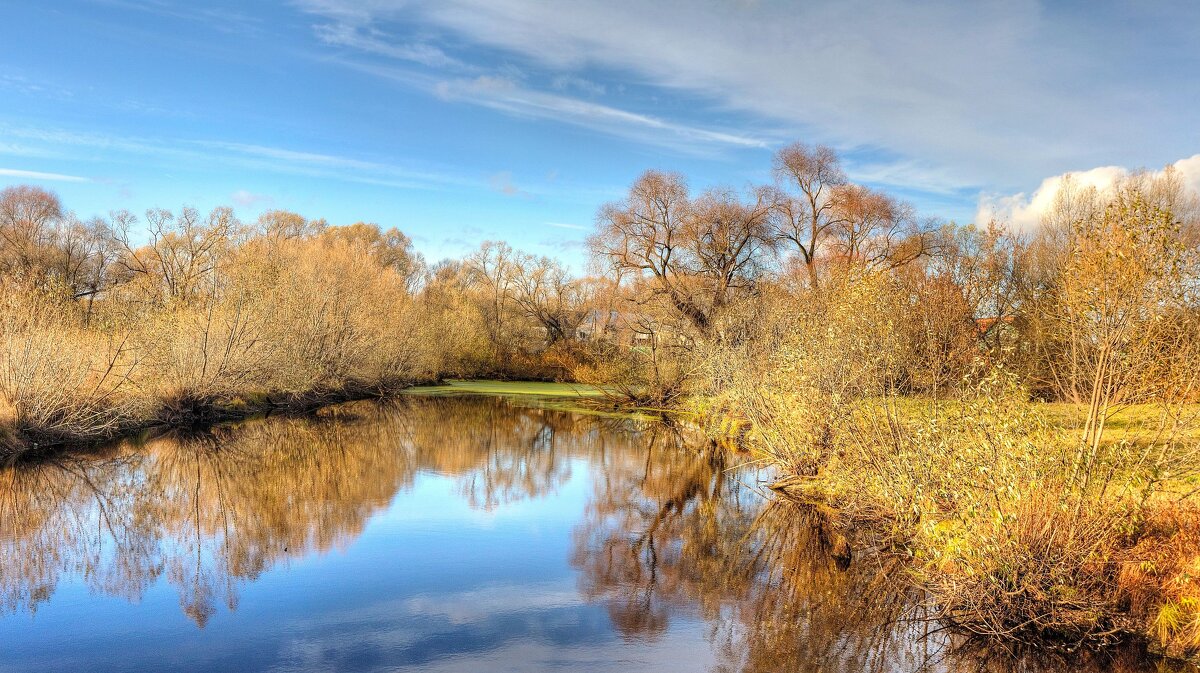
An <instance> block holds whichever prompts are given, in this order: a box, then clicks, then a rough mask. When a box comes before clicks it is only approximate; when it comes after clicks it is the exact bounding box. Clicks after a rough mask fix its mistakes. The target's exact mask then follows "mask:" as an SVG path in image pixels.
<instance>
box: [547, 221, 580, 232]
mask: <svg viewBox="0 0 1200 673" xmlns="http://www.w3.org/2000/svg"><path fill="white" fill-rule="evenodd" d="M546 224H547V225H549V226H551V227H556V228H558V229H573V230H575V231H587V230H589V229H591V227H585V226H583V225H582V224H571V223H569V222H547V223H546Z"/></svg>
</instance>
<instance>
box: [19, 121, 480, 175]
mask: <svg viewBox="0 0 1200 673" xmlns="http://www.w3.org/2000/svg"><path fill="white" fill-rule="evenodd" d="M0 136H6V137H9V138H13V139H19V140H21V141H23V142H24V143H26V144H27V146H29V149H30V150H31V151H34V152H41V153H55V152H56V151H57V153H58V154H64V153H65V151H59V150H63V148H68V149H70V148H73V149H74V151H73V152H71V154H72V155H73V158H74V159H76V160H79V161H97V162H108V161H110V160H111V159H112V158H113V156H114V155H115V154H128V155H133V156H139V157H156V158H158V159H159V160H160V161H161V162H163V163H165V164H166V165H171V164H172V163H176V162H182V161H187V162H190V163H193V164H195V163H198V162H211V163H216V164H234V165H237V166H240V167H243V168H250V169H254V170H266V171H270V172H274V173H283V174H292V175H305V176H314V177H326V178H331V179H337V180H342V181H346V182H357V183H361V184H371V185H379V186H385V187H393V188H396V189H422V190H428V189H441V188H444V187H447V186H480V182H479V180H477V179H472V178H468V177H465V176H461V175H457V174H455V173H453V172H451V171H440V170H430V169H425V168H420V167H415V166H404V165H398V164H394V163H389V162H384V161H371V160H367V159H360V158H357V157H347V156H339V155H333V154H326V153H321V152H312V151H307V150H298V149H292V148H285V147H272V146H268V145H259V144H253V143H242V142H235V141H224V140H197V139H190V138H142V137H131V136H122V135H115V134H92V133H79V132H75V131H70V130H65V129H54V128H49V129H45V128H36V127H22V126H9V125H4V124H0ZM81 149H90V150H94V151H95V152H97V154H96V155H94V156H89V154H88V153H87V152H81V151H80V150H81ZM47 179H49V178H47ZM81 179H82V178H81Z"/></svg>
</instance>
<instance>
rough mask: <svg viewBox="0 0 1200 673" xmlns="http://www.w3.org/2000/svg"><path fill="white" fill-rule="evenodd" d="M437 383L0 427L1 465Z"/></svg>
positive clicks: (174, 401)
mask: <svg viewBox="0 0 1200 673" xmlns="http://www.w3.org/2000/svg"><path fill="white" fill-rule="evenodd" d="M436 382H437V381H436V380H433V379H423V380H422V379H400V378H395V379H387V380H382V381H371V382H366V381H347V382H345V383H343V384H342V385H339V386H331V387H323V388H317V389H312V390H307V391H303V392H287V391H264V392H259V393H251V394H239V395H224V396H205V397H200V396H180V397H174V398H170V399H162V400H159V401H158V402H157V404H156V408H155V410H154V411H152V412H151V413H149V414H147V415H132V414H131V415H129V416H126V417H116V418H114V419H112V420H111V421H110V422H108V423H105V424H104V425H103V426H100V427H98V428H85V429H83V430H75V431H72V430H69V429H62V428H55V427H44V426H42V427H39V426H29V425H26V426H22V425H19V424H15V423H11V422H9V423H7V424H0V461H12V460H15V459H18V458H23V457H24V458H28V457H32V456H37V455H39V454H43V453H52V452H55V451H63V450H72V449H85V448H87V447H90V446H94V445H96V444H103V443H107V442H111V441H114V440H118V439H121V438H124V437H130V436H134V435H137V434H140V433H143V432H146V431H148V430H154V429H163V430H167V429H196V428H203V427H209V426H213V425H216V424H219V423H226V422H230V421H237V420H242V419H246V418H252V417H255V416H261V415H264V414H270V413H288V414H305V413H310V412H313V411H316V410H318V409H320V408H322V407H326V406H330V405H334V404H339V403H342V402H351V401H355V400H366V399H384V398H387V397H390V396H394V395H396V394H398V393H400V392H402V391H404V390H406V389H408V388H411V387H414V386H420V385H430V384H433V383H436ZM109 413H112V412H111V411H110V412H109Z"/></svg>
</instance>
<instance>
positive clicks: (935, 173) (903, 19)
mask: <svg viewBox="0 0 1200 673" xmlns="http://www.w3.org/2000/svg"><path fill="white" fill-rule="evenodd" d="M298 1H299V2H300V3H301V4H302V5H304V6H305V7H306V8H307V9H308V10H309V11H312V12H315V13H317V14H319V15H321V16H323V17H326V18H328V19H329V20H332V21H351V20H352V21H353V22H354V25H356V26H360V27H362V26H374V27H383V28H387V27H390V26H393V25H404V26H406V27H408V29H409V30H424V31H427V32H428V33H429V34H431V35H441V36H444V37H445V40H444V41H443V42H442V43H440V44H441V46H445V45H447V44H453V45H467V46H468V47H469V49H471V50H474V51H475V52H476V53H482V54H487V55H488V59H489V60H490V61H492V62H495V61H497V60H501V59H511V60H512V61H515V62H520V63H522V64H528V67H529V68H531V69H536V68H540V69H542V71H543V72H546V73H549V75H550V84H549V85H548V87H547V88H546V90H537V89H536V88H534V87H531V86H530V85H529V84H527V83H522V84H517V83H514V82H504V81H502V80H503V78H497V77H484V78H476V79H452V80H451V81H447V82H445V83H443V84H442V85H441V86H440V87H439V92H440V93H441V94H442V95H443V96H445V97H446V98H447V99H450V100H461V101H466V102H471V103H475V104H478V105H483V106H487V107H490V108H493V109H497V110H501V111H503V112H506V113H510V114H517V115H524V116H529V117H533V118H547V119H557V120H561V121H566V122H568V123H572V124H578V125H581V126H586V127H589V128H594V129H596V130H599V131H603V132H607V133H616V134H619V135H623V136H625V137H629V138H633V139H636V140H640V141H645V142H648V143H654V142H655V141H656V140H658V141H659V142H658V143H657V144H660V145H661V144H664V143H662V142H661V139H662V138H666V139H668V140H670V142H671V143H673V144H676V145H684V144H686V143H691V144H692V145H693V146H702V145H704V144H706V143H707V144H716V145H717V146H722V145H724V146H733V147H754V146H759V144H760V141H761V140H762V139H761V138H757V137H755V136H754V135H753V134H747V133H743V132H737V131H729V130H707V129H703V128H695V127H692V126H689V125H685V124H681V123H680V122H679V121H677V119H681V118H683V117H681V116H680V115H679V114H678V113H679V112H680V107H681V103H680V100H681V97H680V96H678V95H677V94H686V98H683V100H687V101H688V102H689V105H690V103H691V102H692V101H697V103H696V104H695V105H690V108H687V107H685V110H690V111H692V112H694V113H696V114H705V113H712V114H714V115H720V116H722V117H725V116H726V115H727V114H730V113H733V114H745V115H748V116H749V119H751V120H752V121H753V120H757V122H758V123H759V124H761V125H763V126H764V127H766V128H774V127H779V128H782V129H784V130H786V131H787V132H788V133H789V134H790V135H794V136H799V137H803V138H804V139H806V140H810V141H819V142H827V143H832V144H835V145H838V146H840V147H843V148H875V149H877V150H880V151H881V152H882V153H883V154H885V155H889V156H895V157H898V159H899V160H900V161H902V162H903V161H912V160H916V159H919V160H920V161H921V162H924V163H922V164H920V165H912V166H903V165H900V166H898V167H896V168H894V169H892V170H890V171H888V175H886V176H884V177H885V179H887V180H891V181H896V182H903V183H905V184H906V185H907V186H910V187H913V188H916V189H933V190H940V191H943V192H944V191H947V190H954V189H958V188H960V187H961V185H962V184H964V183H966V184H988V185H993V186H1001V185H1008V186H1020V185H1024V184H1028V183H1030V182H1032V181H1034V180H1037V179H1038V178H1039V177H1040V176H1044V175H1047V174H1050V173H1053V172H1059V171H1062V170H1064V168H1066V167H1069V166H1072V165H1096V164H1100V163H1111V162H1118V163H1124V164H1129V165H1137V164H1152V165H1153V164H1157V163H1159V162H1161V161H1165V160H1168V159H1169V158H1170V157H1172V156H1177V155H1178V143H1180V142H1182V141H1187V142H1192V143H1193V144H1194V141H1195V140H1196V136H1195V133H1194V119H1192V116H1193V115H1192V112H1191V111H1192V110H1194V109H1196V106H1197V105H1200V81H1198V80H1196V79H1195V78H1186V77H1181V76H1180V73H1184V72H1191V71H1193V70H1196V69H1197V68H1200V51H1197V50H1196V49H1195V48H1194V45H1195V44H1196V43H1197V40H1200V6H1198V5H1196V4H1195V3H1192V2H1184V1H1177V2H1167V3H1163V4H1162V5H1161V6H1156V7H1155V8H1154V9H1153V10H1151V9H1148V8H1145V7H1144V6H1142V5H1138V4H1128V3H1100V5H1061V4H1058V5H1054V4H1051V3H1045V2H1041V1H1039V0H1015V1H1014V0H981V1H980V2H977V3H971V5H970V7H969V8H967V7H965V6H963V5H961V4H959V3H953V2H919V3H914V2H911V1H908V0H849V1H845V2H842V1H833V0H814V1H812V2H805V3H767V2H737V3H734V2H727V1H725V0H697V1H696V2H690V3H679V2H661V3H646V2H644V0H579V1H578V2H570V3H545V2H542V1H541V0H373V1H372V2H371V3H369V4H364V3H360V2H356V1H354V0H298ZM815 26H819V27H820V29H819V30H814V29H813V27H815ZM414 27H415V28H414ZM797 35H803V36H804V39H797V38H796V36H797ZM1097 35H1105V36H1106V39H1104V40H1103V44H1101V43H1099V42H1097V40H1096V36H1097ZM451 53H453V54H455V55H458V54H457V53H456V52H453V51H452V52H451ZM464 53H465V52H464ZM1163 63H1170V64H1171V67H1169V68H1164V67H1162V64H1163ZM584 73H602V74H603V75H604V76H606V77H607V78H608V80H609V81H615V82H623V83H624V82H629V83H635V84H637V85H639V86H644V87H647V88H651V89H653V90H655V91H657V92H658V93H659V94H661V95H662V96H663V98H664V100H671V101H675V103H676V105H675V106H674V107H669V108H668V109H666V110H664V111H661V112H660V111H659V110H658V109H657V108H656V109H655V110H654V113H653V115H651V114H647V113H645V112H631V111H627V110H622V109H620V108H619V107H608V106H605V105H601V104H599V103H595V102H593V101H586V100H584V101H580V100H575V99H572V98H570V97H569V96H566V95H565V94H566V93H567V92H568V91H572V90H573V89H572V86H571V85H570V84H568V82H570V81H571V80H570V78H581V79H582V78H583V74H584ZM599 83H600V84H603V83H604V79H601V81H600V82H599ZM574 90H575V91H579V92H581V93H584V95H586V96H592V95H594V94H595V93H597V92H583V91H582V90H581V89H578V88H575V89H574ZM1082 92H1086V95H1082ZM688 118H695V115H688ZM773 136H774V134H773V133H772V137H773Z"/></svg>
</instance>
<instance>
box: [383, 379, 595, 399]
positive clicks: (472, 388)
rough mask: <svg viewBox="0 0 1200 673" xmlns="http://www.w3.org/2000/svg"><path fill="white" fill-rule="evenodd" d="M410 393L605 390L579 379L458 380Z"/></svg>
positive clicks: (589, 393) (574, 394)
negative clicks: (578, 380)
mask: <svg viewBox="0 0 1200 673" xmlns="http://www.w3.org/2000/svg"><path fill="white" fill-rule="evenodd" d="M405 392H406V394H409V395H499V396H502V397H561V398H598V397H603V396H604V391H603V390H601V389H599V388H597V387H595V386H587V385H582V384H579V383H545V382H542V381H460V380H451V381H447V382H446V383H444V384H442V385H437V386H418V387H416V388H409V389H408V390H407V391H405Z"/></svg>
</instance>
